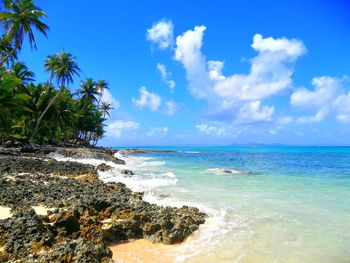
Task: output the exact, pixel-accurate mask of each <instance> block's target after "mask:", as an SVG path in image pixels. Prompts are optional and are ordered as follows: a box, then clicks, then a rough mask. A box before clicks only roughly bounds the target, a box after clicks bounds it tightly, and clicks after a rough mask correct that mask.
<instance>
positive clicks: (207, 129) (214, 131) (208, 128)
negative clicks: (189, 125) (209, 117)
mask: <svg viewBox="0 0 350 263" xmlns="http://www.w3.org/2000/svg"><path fill="white" fill-rule="evenodd" d="M196 128H197V130H198V131H199V132H201V133H204V134H208V135H218V136H225V135H226V129H225V128H224V127H218V126H214V125H209V124H204V123H202V124H198V125H196Z"/></svg>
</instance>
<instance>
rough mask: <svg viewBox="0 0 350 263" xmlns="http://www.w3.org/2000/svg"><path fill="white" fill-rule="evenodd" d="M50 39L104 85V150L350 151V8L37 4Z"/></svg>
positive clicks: (42, 51) (32, 55) (31, 58)
mask: <svg viewBox="0 0 350 263" xmlns="http://www.w3.org/2000/svg"><path fill="white" fill-rule="evenodd" d="M35 3H36V5H38V6H39V7H41V8H42V9H43V10H44V11H45V12H46V13H47V15H48V18H47V19H46V20H45V22H46V23H47V24H48V25H49V27H50V31H49V34H48V38H47V39H46V38H44V37H43V36H40V35H39V34H36V39H37V46H38V50H31V49H30V48H29V45H28V43H26V44H25V45H24V48H23V50H22V52H21V55H20V58H21V59H22V60H24V61H26V62H27V64H28V66H29V67H30V69H31V70H33V71H34V72H35V73H36V78H37V81H38V82H43V81H47V79H48V78H49V76H48V74H47V73H46V72H44V67H43V64H44V60H45V58H46V57H47V56H48V55H50V54H54V53H56V52H60V51H61V50H63V49H64V50H65V51H67V52H71V53H72V54H73V55H74V56H76V58H77V61H78V64H79V66H80V68H81V69H82V73H81V75H80V76H79V77H77V78H76V79H75V82H74V84H73V85H71V87H70V88H71V89H72V90H77V89H78V88H79V84H80V81H81V80H83V79H85V78H86V77H92V78H94V79H97V80H98V79H105V80H107V81H108V83H109V87H110V90H109V92H106V93H105V94H104V96H103V99H104V100H106V101H109V102H112V103H113V105H114V108H115V109H114V110H113V111H112V112H111V118H110V119H109V120H108V121H107V122H106V124H107V125H106V127H105V130H106V133H105V137H104V138H103V139H102V140H101V141H100V143H99V144H100V145H103V146H176V145H181V146H183V145H231V144H273V143H281V144H288V145H350V92H349V90H350V32H349V30H350V15H349V13H350V2H349V1H345V0H344V1H342V0H333V1H331V0H329V1H327V0H325V1H316V0H315V1H313V0H310V1H302V0H294V1H292V0H290V1H286V0H280V1H271V0H269V1H246V0H235V1H229V0H222V1H209V0H207V1H188V0H187V1H183V0H180V1H160V0H152V1H136V0H128V1H126V0H123V1H122V0H106V1H98V2H97V1H91V0H85V1H82V0H75V1H71V0H69V1H68V0H61V1H45V0H37V1H35Z"/></svg>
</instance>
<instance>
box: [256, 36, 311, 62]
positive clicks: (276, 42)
mask: <svg viewBox="0 0 350 263" xmlns="http://www.w3.org/2000/svg"><path fill="white" fill-rule="evenodd" d="M252 48H254V49H255V50H256V51H259V52H264V51H268V52H280V51H282V52H286V53H287V54H288V55H289V56H290V57H291V58H297V57H298V56H300V55H301V54H303V53H305V51H306V50H305V47H304V45H303V44H302V43H301V42H300V41H299V40H296V39H287V38H285V37H283V38H277V39H275V38H272V37H267V38H263V36H262V35H260V34H256V35H255V36H254V38H253V44H252Z"/></svg>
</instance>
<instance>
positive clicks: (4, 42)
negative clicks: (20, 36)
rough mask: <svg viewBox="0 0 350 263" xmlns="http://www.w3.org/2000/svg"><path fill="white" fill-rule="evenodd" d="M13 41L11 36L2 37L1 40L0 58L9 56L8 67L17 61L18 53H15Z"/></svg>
mask: <svg viewBox="0 0 350 263" xmlns="http://www.w3.org/2000/svg"><path fill="white" fill-rule="evenodd" d="M13 49H14V48H13V46H12V39H11V37H10V36H9V35H6V34H4V35H2V37H1V38H0V57H2V58H4V57H6V56H7V55H9V58H8V59H7V61H6V64H7V66H9V65H10V63H13V62H14V61H15V60H16V59H17V54H16V52H13Z"/></svg>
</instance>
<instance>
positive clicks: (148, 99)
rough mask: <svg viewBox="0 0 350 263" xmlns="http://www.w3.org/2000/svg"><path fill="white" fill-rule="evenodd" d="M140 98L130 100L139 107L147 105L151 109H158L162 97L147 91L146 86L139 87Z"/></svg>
mask: <svg viewBox="0 0 350 263" xmlns="http://www.w3.org/2000/svg"><path fill="white" fill-rule="evenodd" d="M139 92H140V98H139V99H135V98H132V102H133V103H134V105H136V106H137V107H139V108H144V107H149V108H150V109H151V110H152V111H156V110H158V108H159V106H160V104H161V102H162V99H161V97H160V96H159V95H158V94H156V93H153V92H149V91H148V90H147V88H146V87H141V88H140V89H139Z"/></svg>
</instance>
